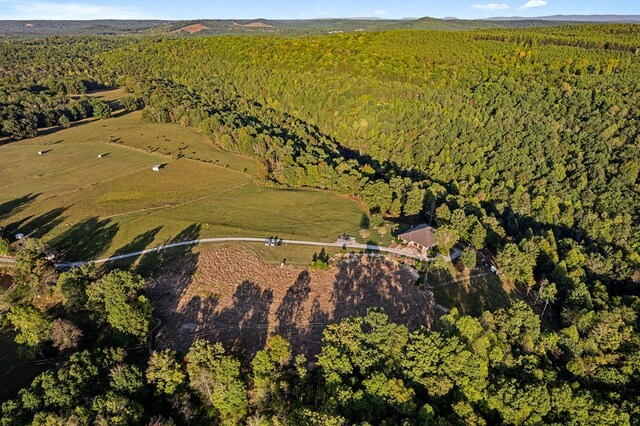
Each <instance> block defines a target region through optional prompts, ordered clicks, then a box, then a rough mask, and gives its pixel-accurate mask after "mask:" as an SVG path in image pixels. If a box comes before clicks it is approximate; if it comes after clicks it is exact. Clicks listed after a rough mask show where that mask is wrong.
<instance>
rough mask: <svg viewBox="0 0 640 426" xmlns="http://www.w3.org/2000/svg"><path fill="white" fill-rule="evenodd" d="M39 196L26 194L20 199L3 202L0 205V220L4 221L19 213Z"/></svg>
mask: <svg viewBox="0 0 640 426" xmlns="http://www.w3.org/2000/svg"><path fill="white" fill-rule="evenodd" d="M40 195H41V194H27V195H24V196H22V197H18V198H14V199H13V200H9V201H5V202H4V203H2V204H0V220H4V219H6V218H9V217H11V216H13V215H14V214H16V213H19V212H20V211H22V210H23V209H25V208H26V207H27V205H29V204H30V203H32V202H33V201H34V200H35V199H36V198H38V197H39V196H40Z"/></svg>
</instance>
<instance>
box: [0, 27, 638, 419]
mask: <svg viewBox="0 0 640 426" xmlns="http://www.w3.org/2000/svg"><path fill="white" fill-rule="evenodd" d="M639 52H640V26H637V25H593V26H592V25H584V26H565V27H549V28H537V29H528V30H522V29H519V30H512V29H491V30H476V31H466V32H434V31H407V30H402V31H389V32H379V33H366V32H362V33H356V34H341V35H332V36H307V37H291V38H284V37H282V38H280V37H248V36H242V37H233V36H228V37H190V38H177V37H176V38H173V37H166V38H160V37H158V38H155V37H147V38H122V39H117V40H116V39H111V38H89V37H85V38H51V39H44V40H40V41H38V42H35V41H33V40H12V41H3V43H2V45H0V76H2V81H1V83H0V122H1V126H2V135H1V136H3V137H4V139H3V141H4V142H6V143H10V141H11V140H14V139H22V138H26V137H31V136H33V135H35V134H36V133H37V131H38V129H39V128H43V127H49V126H61V127H64V126H68V125H70V123H71V122H73V121H76V120H82V119H84V118H87V117H91V116H95V117H97V118H106V117H108V116H109V115H110V113H111V111H110V108H109V106H108V105H106V104H105V103H104V102H102V101H98V100H95V99H92V98H85V97H82V96H81V94H82V93H85V92H87V91H89V90H92V89H97V88H105V87H114V86H122V87H125V88H126V90H127V91H128V93H129V94H128V97H127V98H125V100H123V101H122V104H123V106H124V107H125V109H126V110H129V111H132V110H137V109H142V119H143V120H146V121H148V122H154V123H168V122H173V123H179V124H181V125H184V126H191V127H195V128H198V129H199V130H200V131H201V132H202V133H204V134H205V135H207V136H208V137H209V138H210V139H211V141H212V143H213V144H215V145H216V146H218V147H220V148H222V149H224V150H227V151H231V152H234V153H238V154H242V155H246V156H251V157H254V158H256V159H257V160H258V161H259V167H258V171H257V174H256V180H257V181H258V182H260V183H261V184H262V185H267V186H274V187H282V188H302V187H310V188H320V189H325V190H330V191H335V192H338V193H341V194H346V195H350V196H353V197H354V198H357V199H359V200H361V201H362V202H363V203H364V204H365V205H366V206H367V208H368V210H369V212H370V214H369V220H371V222H372V224H381V223H383V222H384V221H406V222H412V223H418V222H429V223H432V224H434V225H435V226H437V234H436V239H437V240H438V242H439V246H440V249H441V250H443V252H445V253H446V252H448V249H450V248H452V247H453V246H454V244H456V243H459V244H462V245H463V246H464V247H468V249H467V251H471V250H473V249H477V250H480V251H482V252H483V253H485V255H486V256H489V257H491V258H492V259H494V260H495V262H496V264H497V265H498V266H499V267H500V270H501V271H502V278H503V279H505V280H509V281H511V282H513V283H515V284H516V285H518V286H519V287H520V288H522V289H524V291H526V292H527V294H531V295H537V296H535V297H537V298H542V299H543V300H545V302H546V303H545V305H544V306H545V310H548V311H547V315H546V316H544V315H541V312H540V310H541V309H539V308H540V307H539V306H538V305H536V306H530V305H528V304H527V303H526V302H525V301H521V302H517V303H514V304H513V305H511V306H509V307H505V308H503V309H499V310H497V311H495V312H485V313H484V314H482V315H481V316H479V317H472V316H468V315H462V314H460V313H459V311H458V310H457V309H455V308H453V309H451V311H450V312H449V313H448V314H446V315H444V316H443V317H442V318H441V319H440V321H439V324H438V326H437V327H436V328H435V329H434V330H427V329H419V330H414V331H410V330H408V329H407V327H406V326H405V325H403V324H394V323H391V322H389V321H388V318H387V316H386V315H385V313H384V312H382V311H381V310H378V309H371V310H370V311H369V312H368V314H367V315H366V316H365V317H356V318H351V319H347V320H343V321H341V322H339V323H337V324H333V325H330V326H328V327H327V328H326V329H325V331H324V337H323V346H322V350H321V353H320V354H319V355H318V357H317V360H316V359H306V358H305V357H304V356H302V355H300V354H296V353H294V351H293V350H292V348H291V347H290V345H289V343H288V342H287V341H286V339H284V338H282V337H280V336H277V335H274V336H271V338H270V340H269V341H268V343H267V346H266V347H265V348H264V350H262V351H259V352H258V353H257V354H256V355H255V357H253V359H244V358H243V356H242V354H235V353H229V352H227V351H225V348H223V347H222V346H221V345H220V344H216V343H215V342H214V343H211V342H208V341H206V340H195V341H194V343H193V345H192V346H191V349H190V350H189V351H188V353H180V354H178V353H176V352H174V351H171V350H162V351H153V350H150V349H151V346H149V345H150V340H149V339H150V337H149V336H150V334H151V331H152V329H153V327H154V324H153V319H152V310H153V306H152V305H151V303H150V301H149V300H148V299H147V297H146V296H145V295H144V281H143V279H142V278H141V277H140V276H137V275H136V274H134V273H132V272H129V271H117V270H116V271H102V270H97V269H95V268H91V267H83V268H82V269H73V270H71V271H67V272H63V273H58V272H57V271H55V268H54V267H53V264H52V263H51V261H50V260H48V259H47V258H46V250H45V248H44V247H43V246H41V245H40V244H39V243H38V242H37V241H35V240H34V241H32V242H30V244H27V245H25V246H24V247H23V248H22V249H20V250H19V251H18V252H17V253H16V257H17V262H18V263H17V265H16V282H17V291H14V292H13V293H12V294H11V299H10V300H7V298H3V304H2V305H1V306H0V307H1V308H2V311H3V312H5V313H4V314H3V317H2V321H3V325H4V326H6V328H8V329H11V330H13V331H14V332H15V341H16V342H17V343H19V344H20V345H21V346H22V348H23V350H24V352H25V354H26V356H29V357H32V358H33V359H35V360H37V359H39V358H42V357H53V356H59V357H60V358H61V359H64V362H61V366H60V368H59V369H55V370H48V371H46V372H45V373H43V374H41V375H39V376H38V377H37V378H36V379H35V380H34V381H33V383H32V384H31V385H30V386H27V387H25V388H23V389H22V390H20V392H19V393H18V394H17V395H15V396H14V397H12V398H11V399H10V400H8V401H6V402H4V403H3V404H2V420H1V421H0V424H3V425H19V424H20V425H21V424H51V425H54V424H149V425H165V424H166V425H170V424H211V423H216V424H244V423H246V424H252V425H258V424H265V425H269V424H274V425H276V424H313V425H330V424H335V425H342V424H389V425H391V424H405V425H418V424H425V425H426V424H442V425H445V424H512V425H524V424H557V425H560V424H562V425H565V424H570V425H624V424H629V425H631V424H638V423H640V389H639V388H638V379H639V378H640V334H639V331H640V330H639V327H640V322H639V319H638V314H640V298H639V296H640V294H639V287H638V286H640V238H639V235H640V233H639V231H640V215H639V214H640V209H639V206H640V187H639V181H638V175H639V172H640V110H639V105H640V79H639V76H640V56H638V53H639ZM45 64H46V65H45ZM0 143H2V142H0ZM2 213H3V212H2V211H0V214H2ZM4 246H8V245H7V244H6V241H5V242H3V240H2V239H0V251H2V250H8V248H6V249H5V248H3V247H4ZM473 253H475V252H473ZM0 254H1V253H0ZM463 260H464V261H465V263H466V262H468V263H469V265H467V266H469V267H472V266H473V265H475V262H476V258H475V255H474V256H472V259H469V258H468V257H467V258H466V259H464V258H463ZM43 298H54V299H55V300H59V304H57V305H55V307H53V308H47V309H41V308H40V306H41V305H42V303H41V301H42V300H44V299H43Z"/></svg>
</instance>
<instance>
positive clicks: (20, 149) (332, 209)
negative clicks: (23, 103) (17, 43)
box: [0, 113, 363, 260]
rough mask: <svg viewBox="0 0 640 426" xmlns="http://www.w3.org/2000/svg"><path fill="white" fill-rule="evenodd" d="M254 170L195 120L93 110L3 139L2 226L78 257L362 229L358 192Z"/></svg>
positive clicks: (324, 236) (326, 237)
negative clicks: (259, 175) (23, 136)
mask: <svg viewBox="0 0 640 426" xmlns="http://www.w3.org/2000/svg"><path fill="white" fill-rule="evenodd" d="M38 151H46V152H45V153H44V154H43V155H38ZM99 154H107V155H106V156H104V157H103V158H98V155H99ZM158 164H163V165H164V168H163V169H162V170H161V171H159V172H154V171H152V166H154V165H158ZM254 171H255V162H254V161H253V160H251V159H248V158H245V157H242V156H237V155H234V154H230V153H227V152H222V151H219V150H217V149H216V148H215V147H214V146H213V144H212V143H211V142H210V141H208V140H207V139H206V137H204V136H203V135H202V134H200V133H198V132H197V131H195V130H194V129H191V128H188V127H182V126H179V125H174V124H148V123H143V122H142V121H141V120H140V114H139V113H132V114H127V115H120V116H118V117H114V118H111V119H108V120H100V121H95V120H94V121H91V120H88V121H85V122H84V123H77V124H75V125H74V126H73V127H71V128H69V129H64V130H60V129H51V130H49V131H48V132H47V133H45V134H43V135H41V136H38V137H36V138H33V139H28V140H23V141H19V142H12V143H7V144H4V145H0V182H2V189H1V190H0V227H4V228H5V229H6V231H7V232H8V233H10V234H14V233H17V232H21V233H25V234H27V235H30V236H34V237H38V238H42V239H44V240H45V241H48V242H50V243H51V244H52V246H53V247H55V248H56V249H58V250H59V251H60V252H61V253H62V255H63V256H64V258H66V259H70V260H84V259H91V258H95V257H99V256H105V255H110V254H114V253H124V252H127V251H137V250H141V249H144V248H146V247H151V246H155V245H158V244H161V243H165V242H169V241H179V240H184V239H192V238H207V237H221V236H265V237H266V236H269V235H276V234H277V235H280V236H282V237H286V238H298V239H311V240H323V241H335V239H336V238H337V236H338V235H340V234H341V233H352V234H355V233H357V232H358V229H359V225H360V221H361V218H362V214H363V211H362V210H361V208H360V206H359V205H358V204H356V203H355V202H353V201H351V200H349V199H347V198H345V197H341V196H339V195H336V194H334V193H330V192H326V191H316V190H285V189H274V188H265V187H261V186H258V185H256V184H255V183H254V180H253V175H254Z"/></svg>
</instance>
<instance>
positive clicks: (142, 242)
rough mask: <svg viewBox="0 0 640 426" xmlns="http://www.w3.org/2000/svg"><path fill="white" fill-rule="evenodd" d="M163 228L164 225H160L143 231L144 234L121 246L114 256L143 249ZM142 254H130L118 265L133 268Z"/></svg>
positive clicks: (118, 262) (122, 267) (119, 261)
mask: <svg viewBox="0 0 640 426" xmlns="http://www.w3.org/2000/svg"><path fill="white" fill-rule="evenodd" d="M161 230H162V226H158V227H156V228H154V229H151V230H149V231H147V232H143V233H142V234H140V235H138V236H137V237H135V238H134V239H133V240H131V242H130V243H128V244H125V245H124V246H122V247H120V248H119V249H118V250H116V251H115V252H114V253H113V256H114V257H115V256H121V255H126V254H129V253H135V252H139V251H143V250H145V249H146V248H147V246H149V244H151V243H152V242H153V241H154V240H155V238H156V235H158V233H159V232H160V231H161ZM140 256H141V255H135V256H130V257H127V258H125V259H121V260H118V261H117V263H116V266H117V267H118V268H121V269H131V267H132V266H133V265H134V264H135V263H136V261H137V260H138V259H139V258H140Z"/></svg>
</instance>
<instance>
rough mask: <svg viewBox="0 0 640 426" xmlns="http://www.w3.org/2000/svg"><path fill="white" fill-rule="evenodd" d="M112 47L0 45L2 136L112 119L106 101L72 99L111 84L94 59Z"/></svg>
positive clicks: (53, 42)
mask: <svg viewBox="0 0 640 426" xmlns="http://www.w3.org/2000/svg"><path fill="white" fill-rule="evenodd" d="M116 45H117V43H116V42H115V41H111V40H108V39H80V38H78V39H68V38H57V39H56V38H52V39H48V40H47V41H46V43H44V44H43V43H42V42H41V41H40V40H25V41H2V42H0V123H1V125H0V137H2V136H11V137H13V138H17V139H22V138H25V137H33V136H35V135H36V134H37V129H38V128H42V127H51V126H57V125H62V126H65V127H68V126H69V125H70V123H71V122H73V121H77V120H82V119H83V118H87V117H93V116H94V115H97V116H101V117H103V116H108V115H110V111H108V105H106V104H105V103H104V102H102V101H100V100H98V99H89V98H86V97H80V96H75V97H74V96H72V95H81V94H84V93H86V92H87V91H89V90H96V89H100V88H105V87H110V86H112V85H113V84H114V81H113V79H110V78H109V74H108V73H107V74H106V75H107V76H106V77H105V76H101V75H99V74H98V73H97V72H96V71H95V69H96V67H97V66H98V65H99V63H100V62H99V60H98V59H97V57H96V54H97V53H99V52H104V51H106V50H108V49H112V48H114V47H115V46H116Z"/></svg>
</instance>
